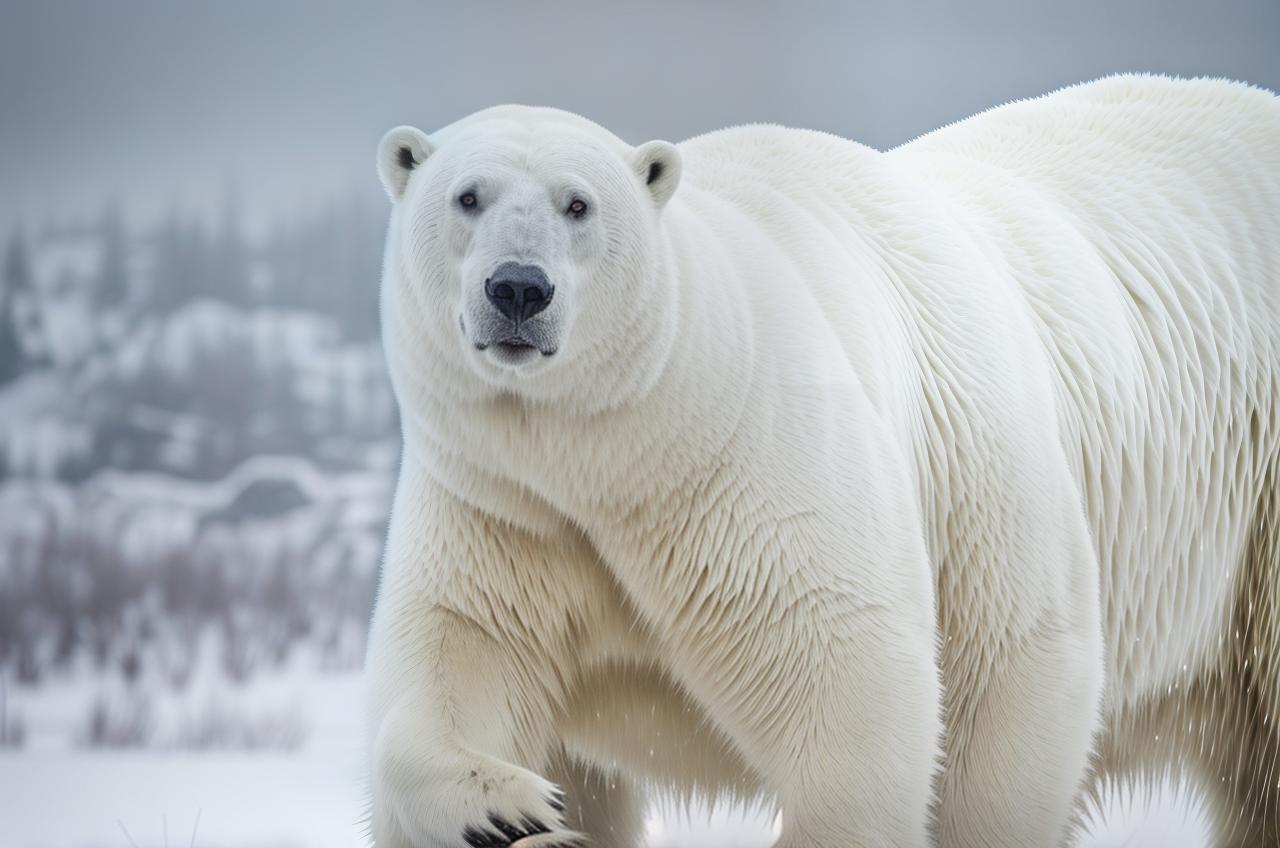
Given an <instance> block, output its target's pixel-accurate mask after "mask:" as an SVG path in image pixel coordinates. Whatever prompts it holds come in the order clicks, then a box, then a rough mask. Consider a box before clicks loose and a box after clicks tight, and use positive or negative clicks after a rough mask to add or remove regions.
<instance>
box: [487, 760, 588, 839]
mask: <svg viewBox="0 0 1280 848" xmlns="http://www.w3.org/2000/svg"><path fill="white" fill-rule="evenodd" d="M527 776H528V777H530V778H532V780H519V781H515V780H513V781H510V782H506V783H504V784H503V785H501V786H500V787H494V786H493V784H489V787H491V788H493V789H497V790H498V791H489V789H488V788H487V789H486V791H485V809H486V820H485V821H483V822H478V823H475V824H470V825H468V826H467V827H466V828H465V829H464V830H463V833H462V839H463V842H465V843H466V844H467V845H468V846H470V848H580V846H586V844H587V843H586V840H585V838H584V837H583V836H582V835H581V834H579V833H574V832H573V831H570V830H565V829H564V828H563V823H562V817H563V815H564V792H563V791H561V789H560V788H559V787H558V786H556V785H555V784H553V783H550V782H548V781H546V780H543V779H541V778H539V777H536V776H535V775H533V774H531V773H529V774H528V775H527Z"/></svg>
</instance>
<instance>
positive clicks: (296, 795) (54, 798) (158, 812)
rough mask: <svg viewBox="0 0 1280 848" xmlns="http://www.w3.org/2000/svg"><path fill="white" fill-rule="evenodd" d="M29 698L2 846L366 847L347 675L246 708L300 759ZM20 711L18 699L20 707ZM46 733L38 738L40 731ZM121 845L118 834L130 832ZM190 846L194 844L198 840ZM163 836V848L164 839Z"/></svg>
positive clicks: (1123, 827) (300, 681)
mask: <svg viewBox="0 0 1280 848" xmlns="http://www.w3.org/2000/svg"><path fill="white" fill-rule="evenodd" d="M57 688H58V687H56V686H54V687H49V686H46V687H43V688H42V689H41V690H38V691H39V693H40V694H39V695H38V696H34V695H33V694H32V693H27V697H26V699H25V700H26V704H25V706H26V708H27V710H28V713H27V714H28V716H30V717H32V718H33V719H34V718H37V717H35V716H33V714H32V713H31V712H30V710H31V709H32V708H34V707H37V706H43V707H45V708H47V709H48V712H42V713H41V715H40V716H39V717H38V718H39V720H38V721H36V720H33V721H32V724H33V728H32V729H33V739H32V741H31V743H30V744H29V745H28V747H27V748H26V749H25V750H21V751H18V752H2V753H0V786H2V787H4V790H3V792H0V844H2V845H4V846H6V848H9V846H12V848H99V846H101V848H129V846H130V840H132V842H133V843H134V844H136V845H137V846H138V848H157V847H158V846H166V845H168V846H174V848H177V846H190V845H192V844H194V845H195V846H199V848H213V846H235V848H292V846H297V848H357V846H363V845H365V841H364V840H365V837H364V825H363V823H362V818H363V816H364V809H365V807H364V804H365V800H364V799H365V791H366V789H365V787H366V785H367V784H366V777H365V770H364V769H365V765H364V756H363V731H362V722H361V710H360V703H361V685H360V677H359V675H358V674H355V673H348V674H341V675H307V674H303V673H291V674H286V675H283V676H281V677H280V678H279V679H275V680H271V681H266V682H264V683H263V684H261V685H260V686H259V687H257V688H256V690H255V691H254V693H253V694H252V695H251V696H250V697H251V699H253V700H263V701H271V700H272V699H273V698H274V699H277V700H279V701H280V702H281V703H293V704H296V705H298V710H299V713H300V715H302V716H304V717H305V721H306V724H307V726H308V727H309V729H310V734H309V737H308V739H307V741H306V743H305V744H304V745H303V746H302V747H300V748H299V749H297V750H294V751H284V752H279V751H268V752H263V751H213V752H192V751H186V750H168V751H164V750H161V751H157V750H147V749H142V750H134V749H129V750H87V749H82V748H76V747H68V746H66V745H57V744H51V742H50V740H51V739H53V738H54V737H53V736H52V735H51V734H50V733H49V732H48V728H47V727H44V728H42V722H43V723H45V724H47V723H49V722H54V723H57V722H61V721H66V720H68V718H69V716H71V715H72V714H73V713H74V709H72V706H73V705H72V704H71V703H70V701H72V700H74V698H75V697H76V690H75V688H74V687H73V688H69V689H64V690H63V691H61V692H57V691H56V690H57ZM18 700H19V703H22V700H23V699H21V698H19V699H18ZM42 730H43V731H44V732H42ZM1107 816H1108V821H1107V823H1106V825H1105V826H1095V827H1094V828H1093V830H1092V831H1091V832H1090V833H1089V834H1088V835H1087V836H1086V837H1085V839H1084V840H1082V842H1081V843H1080V845H1081V848H1121V846H1123V847H1124V848H1198V846H1204V845H1207V841H1206V837H1205V834H1204V826H1203V824H1202V822H1200V821H1199V820H1198V819H1197V818H1195V817H1194V815H1190V816H1189V815H1188V814H1186V813H1184V812H1183V811H1182V808H1180V807H1179V806H1178V805H1177V804H1176V803H1175V802H1174V801H1173V799H1172V795H1171V794H1170V793H1169V792H1168V790H1166V791H1165V792H1164V793H1162V795H1161V796H1160V797H1158V798H1156V799H1153V801H1152V802H1151V803H1150V805H1142V804H1139V805H1133V806H1130V805H1126V804H1123V803H1121V802H1120V801H1119V800H1118V799H1112V802H1111V803H1110V804H1109V805H1108V812H1107ZM771 818H772V817H771V816H770V815H769V814H768V813H766V812H761V811H755V812H752V813H748V814H746V815H738V814H734V815H730V814H728V813H726V812H724V811H716V812H713V813H708V814H707V817H706V818H701V819H697V818H695V819H694V820H688V819H682V818H680V817H679V816H676V815H674V814H672V813H670V812H666V813H664V811H663V809H662V808H661V807H659V808H658V809H656V810H655V812H654V814H653V816H652V818H651V821H650V827H649V848H717V846H720V848H766V846H768V845H769V844H770V840H771V838H772V837H771V835H770V834H771V832H772V822H771ZM121 825H123V829H124V830H127V832H128V834H129V837H128V838H126V836H125V833H124V831H123V830H122V828H121ZM193 830H195V839H194V842H193V841H192V831H193ZM166 839H167V841H166Z"/></svg>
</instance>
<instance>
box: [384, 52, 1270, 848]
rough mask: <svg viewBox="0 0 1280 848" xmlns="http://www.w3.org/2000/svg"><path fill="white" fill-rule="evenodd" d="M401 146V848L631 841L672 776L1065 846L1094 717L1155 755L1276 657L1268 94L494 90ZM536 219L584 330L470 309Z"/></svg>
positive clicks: (393, 804) (873, 829) (397, 331)
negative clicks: (501, 321) (652, 792)
mask: <svg viewBox="0 0 1280 848" xmlns="http://www.w3.org/2000/svg"><path fill="white" fill-rule="evenodd" d="M406 145H408V146H409V147H410V148H411V152H412V154H413V156H414V163H415V164H414V165H413V167H412V168H411V169H409V170H405V169H402V168H401V166H400V163H401V161H402V159H401V157H400V154H399V153H398V151H399V148H400V147H402V146H406ZM655 163H657V164H658V165H659V166H660V167H658V168H657V169H654V168H653V165H654V164H655ZM379 167H380V173H381V174H382V178H383V181H384V184H385V185H386V186H387V188H388V192H389V194H390V195H391V197H392V198H393V200H395V201H396V203H395V208H394V211H393V214H392V219H391V226H390V230H389V235H388V242H387V253H386V265H385V270H384V285H383V321H384V336H385V343H386V349H387V354H388V361H389V364H390V367H391V371H392V376H393V380H394V383H395V387H396V391H397V395H398V398H399V401H400V406H401V411H402V419H403V426H404V437H405V449H404V460H403V465H402V468H401V475H400V481H399V486H398V488H397V492H396V498H395V507H394V514H393V517H392V521H391V529H390V538H389V544H388V552H387V558H386V564H385V570H384V575H383V580H382V584H381V588H380V591H379V597H378V606H377V613H376V616H375V620H374V627H373V633H372V640H371V644H370V652H369V677H370V710H369V725H368V730H369V738H370V753H371V758H372V759H371V768H372V773H373V810H372V828H373V833H374V837H375V839H376V840H377V842H378V844H379V845H388V846H400V845H410V844H411V845H418V846H448V848H457V846H463V845H465V844H466V842H465V841H464V836H463V834H464V831H465V830H466V829H467V828H485V827H486V826H487V820H488V816H489V815H490V814H494V813H496V814H498V815H501V816H502V817H504V818H505V819H507V820H510V821H514V820H517V819H519V818H520V817H529V818H531V819H537V820H538V821H539V822H541V823H543V824H544V825H546V826H547V827H549V828H551V829H552V830H553V831H557V832H559V831H562V830H563V831H564V832H565V833H566V834H567V833H568V832H569V829H570V828H580V829H581V830H583V831H584V832H586V833H587V834H588V835H589V836H590V837H591V838H592V839H593V840H594V844H595V845H597V846H600V848H611V846H635V845H636V844H637V841H638V839H639V834H640V827H641V815H640V811H641V809H642V803H641V796H640V795H639V793H640V792H641V791H642V790H643V789H644V788H645V787H646V786H659V787H662V788H666V789H669V790H673V791H676V792H679V793H685V794H688V793H698V792H704V793H730V794H733V795H736V796H739V797H751V796H754V795H756V794H758V793H767V794H768V795H769V796H770V797H772V798H775V799H776V800H777V803H778V804H779V806H780V808H781V810H782V814H783V835H782V838H781V842H780V843H779V844H780V845H781V846H785V848H800V847H801V846H804V847H805V848H817V846H824V848H832V846H840V847H841V848H844V846H886V845H894V846H923V845H926V844H929V843H930V842H934V843H937V844H940V845H945V846H975V848H977V847H978V846H980V847H981V848H997V846H1008V848H1015V847H1016V848H1027V846H1049V845H1055V844H1061V843H1062V842H1063V841H1064V840H1065V839H1067V838H1068V833H1069V824H1070V819H1071V816H1072V813H1073V811H1074V810H1075V805H1076V804H1077V802H1078V798H1079V795H1080V791H1081V789H1082V787H1083V786H1084V781H1085V778H1086V775H1087V773H1088V771H1089V757H1090V753H1091V752H1092V751H1093V750H1094V748H1095V743H1096V739H1097V734H1098V733H1099V731H1102V730H1106V731H1107V733H1108V734H1109V736H1108V737H1107V738H1108V740H1109V741H1108V742H1107V744H1106V745H1105V749H1104V750H1103V751H1102V754H1103V756H1102V758H1101V759H1100V760H1099V765H1100V766H1101V769H1100V770H1101V771H1107V772H1110V773H1116V774H1127V773H1130V770H1132V769H1136V768H1145V767H1148V766H1149V762H1148V761H1149V760H1150V757H1149V756H1147V755H1148V754H1150V750H1149V748H1150V746H1145V747H1144V743H1143V742H1142V741H1141V740H1134V741H1131V742H1125V741H1124V739H1122V738H1120V737H1118V736H1116V734H1117V733H1119V731H1120V730H1121V729H1122V728H1125V727H1132V728H1133V729H1134V731H1135V732H1141V733H1145V732H1146V731H1147V730H1148V729H1149V728H1147V727H1146V726H1145V725H1142V721H1143V720H1145V719H1144V718H1143V717H1149V716H1151V715H1155V714H1156V712H1158V710H1159V709H1160V705H1161V704H1162V703H1164V700H1165V699H1167V698H1169V697H1170V695H1171V693H1172V692H1173V691H1174V689H1175V687H1177V688H1178V689H1179V690H1186V691H1190V690H1192V689H1194V688H1195V687H1196V685H1197V682H1198V681H1204V680H1208V679H1210V678H1213V679H1220V678H1223V675H1224V674H1226V672H1224V671H1223V669H1224V664H1226V663H1228V662H1230V659H1231V657H1233V656H1236V655H1237V654H1239V653H1240V652H1239V651H1236V652H1234V653H1233V652H1231V651H1228V650H1224V640H1225V642H1226V643H1228V644H1229V643H1230V642H1232V641H1233V640H1232V635H1231V633H1232V630H1233V628H1235V627H1237V626H1238V625H1239V622H1240V619H1239V618H1238V617H1237V615H1236V611H1237V609H1238V608H1239V607H1240V606H1241V605H1240V598H1242V597H1244V598H1248V597H1252V596H1251V595H1249V592H1254V591H1257V592H1263V591H1272V590H1269V589H1267V590H1264V589H1250V588H1249V586H1250V585H1251V584H1250V582H1249V578H1248V575H1253V578H1252V580H1253V582H1254V583H1257V582H1259V581H1260V582H1261V584H1262V585H1263V586H1272V585H1273V584H1272V582H1271V581H1270V577H1269V575H1270V574H1271V573H1272V572H1273V571H1274V570H1275V569H1271V568H1269V567H1267V568H1264V567H1263V566H1267V565H1268V562H1269V561H1270V559H1272V558H1273V557H1274V555H1275V552H1280V547H1278V546H1277V545H1276V542H1275V538H1274V537H1272V536H1271V535H1270V534H1271V533H1272V532H1273V530H1274V532H1276V533H1280V520H1277V518H1276V515H1277V513H1275V512H1274V510H1275V508H1276V506H1275V505H1276V503H1277V501H1280V496H1277V495H1276V494H1275V493H1274V492H1273V491H1272V489H1274V486H1275V481H1276V478H1277V470H1276V469H1277V450H1278V449H1280V436H1278V428H1277V424H1278V423H1280V418H1278V417H1277V410H1276V398H1277V375H1278V374H1280V248H1278V247H1277V245H1280V103H1278V102H1277V99H1276V98H1275V97H1274V96H1272V95H1270V94H1268V93H1266V92H1263V91H1260V90H1257V89H1251V88H1248V87H1246V86H1243V85H1239V84H1234V83H1226V82H1221V81H1211V80H1197V81H1173V80H1168V79H1164V78H1156V77H1117V78H1111V79H1107V80H1103V81H1100V82H1097V83H1093V84H1089V85H1083V86H1078V87H1074V88H1070V89H1066V90H1063V91H1061V92H1057V93H1055V94H1052V95H1049V96H1047V97H1044V98H1040V99H1037V100H1033V101H1026V102H1019V103H1013V104H1009V105H1007V106H1003V107H1000V108H998V109H994V110H991V111H990V112H987V113H984V114H982V115H979V116H977V117H975V118H972V119H970V120H968V121H965V122H962V123H960V124H957V125H954V126H950V127H947V128H945V129H942V130H939V131H937V132H935V133H932V134H930V135H928V136H925V137H923V138H921V139H919V140H917V141H915V142H912V143H911V144H909V145H906V146H904V147H902V148H899V149H896V150H893V151H889V152H887V153H880V152H876V151H873V150H870V149H868V148H866V147H863V146H860V145H858V144H855V143H853V142H850V141H846V140H843V139H840V138H836V137H834V136H829V135H824V134H820V133H815V132H806V131H800V130H791V129H783V128H780V127H772V126H753V127H742V128H737V129H730V130H725V131H722V132H717V133H712V134H710V135H706V136H702V137H699V138H695V139H693V140H691V141H688V142H685V143H683V144H681V145H679V146H678V147H673V146H671V145H668V144H666V143H664V142H654V143H651V144H649V145H643V146H641V147H640V148H634V149H633V148H630V147H628V146H627V145H625V144H624V143H622V142H621V141H619V140H618V139H616V138H615V137H614V136H612V135H611V134H609V133H608V132H607V131H605V130H603V129H601V128H599V127H598V126H596V125H594V124H591V123H590V122H588V121H586V120H584V119H582V118H579V117H577V116H573V115H569V114H567V113H563V112H558V111H554V110H545V109H530V108H524V107H500V108H497V109H491V110H487V111H484V112H480V113H477V114H475V115H472V116H470V117H468V118H466V119H464V120H462V121H460V122H458V123H456V124H454V125H451V126H450V127H447V128H445V129H444V130H441V131H440V132H438V133H435V134H433V135H431V136H425V135H423V134H421V133H418V132H417V131H414V130H410V129H406V128H399V129H397V130H393V131H392V132H391V133H389V134H388V136H387V138H386V139H385V140H384V143H383V146H382V148H381V150H380V154H379ZM651 178H652V181H650V180H651ZM473 185H481V186H482V187H483V188H482V190H481V191H480V194H481V195H482V197H481V200H482V204H481V205H482V207H483V208H481V209H479V211H478V214H477V213H474V212H470V213H469V212H466V211H464V210H463V209H461V208H460V207H459V205H458V202H457V198H458V196H459V192H462V191H465V190H467V187H468V186H473ZM579 195H582V196H586V197H588V198H589V200H590V212H589V213H588V215H586V216H585V217H583V218H582V219H581V220H578V219H573V218H569V217H566V215H565V213H564V208H565V204H566V203H567V201H568V200H569V199H570V198H571V197H574V196H579ZM505 260H518V261H521V262H530V263H534V264H538V265H540V266H541V267H543V268H544V269H545V270H546V271H547V273H548V276H549V277H550V279H551V281H552V282H553V283H554V284H555V286H556V293H555V296H554V299H553V300H552V302H551V304H550V306H549V307H548V308H547V310H546V311H545V313H543V314H542V316H541V318H540V319H539V320H541V321H542V324H540V325H539V332H540V333H543V334H544V335H545V337H546V338H549V339H554V340H555V342H556V345H555V346H556V352H555V353H554V355H547V356H538V357H537V358H536V359H534V360H531V361H521V362H513V361H508V360H505V359H503V358H502V357H501V356H500V355H498V354H496V353H494V351H493V350H492V349H487V350H484V351H480V350H477V349H476V347H475V344H474V343H475V342H476V341H477V337H476V334H477V333H479V332H481V329H479V328H482V327H483V326H484V322H485V321H487V320H488V317H486V316H487V315H488V313H487V312H486V310H487V309H490V308H491V307H488V306H487V304H486V302H485V299H484V297H483V294H482V289H481V287H482V284H483V281H484V278H485V276H486V274H488V273H489V272H490V271H491V269H492V268H493V267H494V265H495V264H496V263H498V262H501V261H505ZM1269 528H1270V529H1269ZM1260 534H1261V535H1260ZM1264 536H1265V538H1263V537H1264ZM1251 551H1252V552H1253V553H1254V556H1253V558H1252V559H1250V552H1251ZM1259 552H1261V553H1259ZM1264 559H1265V560H1268V562H1263V560H1264ZM1251 563H1252V565H1251ZM1251 569H1252V570H1251ZM1100 578H1101V579H1100ZM1242 593H1243V594H1242ZM1249 609H1250V610H1252V609H1253V606H1252V604H1249ZM1259 627H1262V629H1266V628H1267V627H1270V625H1269V624H1266V625H1265V626H1263V625H1257V626H1254V627H1253V630H1255V631H1257V630H1259ZM1272 629H1274V628H1272ZM1268 632H1270V631H1268ZM1238 638H1239V637H1238V636H1237V639H1238ZM1258 639H1260V640H1261V642H1262V643H1263V645H1264V648H1265V647H1266V646H1270V645H1272V644H1273V643H1274V637H1272V638H1271V641H1267V639H1266V638H1262V637H1261V636H1258ZM1254 644H1257V642H1255V643H1254ZM1258 666H1259V661H1258V660H1256V659H1255V661H1254V667H1255V668H1257V667H1258ZM1267 667H1268V668H1269V667H1270V665H1269V663H1268V666H1267ZM1233 679H1234V678H1233ZM1267 681H1268V685H1269V683H1270V681H1271V678H1268V679H1267ZM1259 685H1261V684H1259ZM1214 691H1218V690H1214ZM1221 691H1222V692H1224V693H1226V694H1224V695H1223V697H1225V698H1228V699H1230V698H1235V699H1237V700H1238V699H1240V698H1243V697H1245V695H1244V689H1239V690H1237V689H1233V688H1231V687H1224V688H1222V690H1221ZM1277 703H1278V704H1280V700H1278V701H1277ZM1268 709H1269V707H1268ZM1200 715H1201V718H1202V720H1213V719H1212V718H1209V719H1206V718H1205V717H1204V715H1205V714H1200ZM944 718H945V722H944ZM1113 737H1114V738H1113ZM1202 738H1203V736H1202ZM1224 738H1225V737H1224ZM1232 738H1235V737H1232ZM1224 744H1225V743H1224ZM1235 753H1236V756H1235V761H1236V762H1239V761H1240V760H1241V759H1242V756H1243V755H1242V754H1241V752H1240V751H1238V750H1237V751H1236V752H1235ZM1206 762H1207V761H1206ZM1206 768H1211V766H1206ZM548 777H552V778H554V779H555V780H557V781H559V782H561V783H563V784H565V790H566V793H567V795H568V810H567V815H566V816H564V817H561V816H560V815H559V814H558V812H557V810H556V809H555V808H554V807H553V806H552V805H551V804H550V803H549V800H550V795H549V793H550V792H551V784H550V783H549V782H548V780H547V778H548ZM606 787H607V791H606ZM1237 800H1239V799H1237ZM1240 803H1243V801H1240ZM1252 815H1254V816H1255V817H1256V813H1255V814H1252ZM1271 815H1275V810H1274V808H1273V809H1272V810H1271ZM1259 832H1262V831H1259ZM555 841H556V840H554V839H553V838H551V837H547V836H540V837H538V838H537V839H533V840H525V841H523V842H521V841H517V842H516V843H515V844H516V845H517V846H521V845H534V844H539V845H543V844H549V843H552V844H553V843H555ZM494 844H499V843H494ZM564 844H568V843H567V842H565V843H564Z"/></svg>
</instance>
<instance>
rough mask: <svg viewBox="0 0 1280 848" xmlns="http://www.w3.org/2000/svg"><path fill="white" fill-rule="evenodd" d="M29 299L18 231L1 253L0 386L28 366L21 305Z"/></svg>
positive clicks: (24, 251) (23, 244)
mask: <svg viewBox="0 0 1280 848" xmlns="http://www.w3.org/2000/svg"><path fill="white" fill-rule="evenodd" d="M32 295H33V286H32V282H31V262H30V259H29V258H28V255H27V243H26V239H25V238H24V237H23V235H22V231H21V230H20V229H15V230H14V232H13V235H12V236H11V237H10V239H9V245H8V248H7V250H6V251H5V259H4V280H3V284H2V285H0V383H7V382H9V381H10V380H12V379H13V378H15V377H17V376H18V375H19V374H21V373H22V372H23V370H24V369H25V368H26V366H27V364H28V363H27V355H26V350H25V347H24V345H23V338H22V323H23V321H22V318H23V305H24V301H25V302H26V303H28V304H29V303H30V301H31V298H32Z"/></svg>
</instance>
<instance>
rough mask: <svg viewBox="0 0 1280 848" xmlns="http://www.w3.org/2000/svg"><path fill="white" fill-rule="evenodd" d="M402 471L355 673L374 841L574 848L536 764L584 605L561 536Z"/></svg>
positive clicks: (544, 749) (568, 546)
mask: <svg viewBox="0 0 1280 848" xmlns="http://www.w3.org/2000/svg"><path fill="white" fill-rule="evenodd" d="M406 466H407V468H406V470H402V477H401V482H400V486H399V488H398V490H397V494H396V503H395V508H394V512H393V518H392V523H391V534H390V538H389V540H388V551H387V557H386V562H385V564H384V570H383V578H382V583H381V585H380V587H379V597H378V604H377V610H376V613H375V616H374V623H373V628H372V631H371V635H370V647H369V657H368V663H367V680H368V686H369V692H368V729H367V736H368V740H369V758H370V774H371V788H372V810H371V829H372V832H373V836H374V840H375V842H376V844H377V845H378V846H394V848H400V846H414V848H481V846H485V847H486V848H500V847H501V848H508V847H509V848H548V846H558V848H563V846H569V845H576V844H577V841H578V840H577V836H576V834H574V833H572V832H570V831H569V830H568V829H567V828H566V827H565V826H564V822H563V813H564V810H565V798H564V796H563V795H562V794H561V790H560V788H559V787H557V786H556V785H555V784H553V783H551V782H550V781H548V780H546V779H545V778H543V777H542V776H540V775H539V774H538V773H537V771H539V770H541V769H543V768H545V767H546V766H547V764H548V760H549V754H550V752H551V750H552V745H553V737H554V732H555V731H554V718H553V713H554V711H555V704H556V702H557V699H558V698H559V697H560V692H559V689H558V687H559V686H560V685H561V680H562V678H563V676H564V666H565V665H566V663H567V652H568V649H567V642H568V639H569V636H568V627H569V621H568V613H567V610H566V605H569V604H579V605H581V604H582V603H583V598H582V597H580V596H579V597H574V596H573V592H572V591H570V590H569V589H568V588H566V587H569V586H578V587H579V592H578V593H579V595H581V593H582V591H584V590H583V589H582V588H581V587H583V586H584V582H585V581H583V580H580V579H577V577H576V575H574V574H573V573H572V571H571V569H572V563H573V557H574V556H575V555H577V554H578V553H579V552H578V551H577V549H576V545H575V542H574V540H573V539H560V538H543V537H539V536H536V535H534V534H532V533H528V532H525V531H521V530H519V529H517V528H515V527H513V526H511V525H510V524H507V523H504V522H500V521H497V520H495V519H493V518H491V517H489V516H487V515H485V514H483V513H480V512H478V511H477V510H475V509H474V508H472V507H470V506H468V505H466V504H463V503H462V502H460V501H458V500H457V499H456V498H454V497H453V496H451V495H449V494H448V493H447V492H444V491H443V490H441V489H440V488H439V487H437V486H434V485H433V484H432V483H431V482H430V481H429V480H428V479H427V477H426V475H425V474H422V473H421V472H418V473H417V475H416V476H413V475H414V473H415V472H414V469H413V468H412V467H408V463H406Z"/></svg>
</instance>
